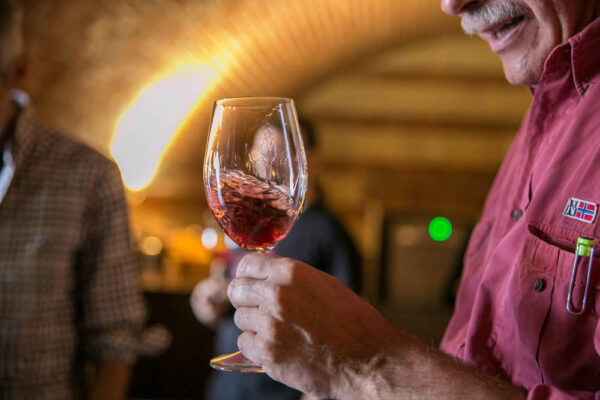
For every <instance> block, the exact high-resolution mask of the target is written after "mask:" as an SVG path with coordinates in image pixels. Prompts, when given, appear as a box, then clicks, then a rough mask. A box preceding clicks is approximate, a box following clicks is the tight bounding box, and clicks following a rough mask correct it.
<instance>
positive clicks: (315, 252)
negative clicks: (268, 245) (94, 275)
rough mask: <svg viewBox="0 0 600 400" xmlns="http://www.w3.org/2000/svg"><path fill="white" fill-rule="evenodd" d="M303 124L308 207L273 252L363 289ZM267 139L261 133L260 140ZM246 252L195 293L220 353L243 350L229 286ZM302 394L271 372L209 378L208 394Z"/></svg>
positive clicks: (219, 265)
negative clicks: (327, 203)
mask: <svg viewBox="0 0 600 400" xmlns="http://www.w3.org/2000/svg"><path fill="white" fill-rule="evenodd" d="M300 129H301V132H302V137H303V139H304V146H305V148H306V155H307V162H308V168H309V174H308V177H309V181H308V189H307V197H306V201H305V204H304V211H303V212H302V213H301V214H300V217H299V218H298V221H297V222H296V224H295V225H294V227H293V228H292V230H291V231H290V232H289V233H288V235H287V236H286V237H285V238H284V239H283V240H282V241H281V242H280V243H279V244H278V245H277V246H276V247H275V249H274V253H275V254H278V255H279V256H282V257H292V258H294V259H297V260H301V261H303V262H305V263H307V264H310V265H314V266H315V267H316V268H320V269H321V270H322V271H324V272H325V273H327V274H330V275H331V276H333V277H335V278H337V279H338V280H339V281H340V282H341V283H342V284H344V285H345V286H346V287H348V288H349V289H351V290H353V291H355V292H357V293H360V290H361V276H360V272H361V265H360V263H361V261H360V256H359V254H358V252H357V250H356V248H355V246H354V244H353V243H352V240H351V239H350V237H349V235H348V234H347V233H346V231H345V230H344V228H343V227H342V225H341V224H340V223H339V222H338V220H337V219H336V217H334V215H333V214H332V213H331V212H330V211H329V210H328V209H327V207H326V206H325V204H324V199H323V195H322V192H321V190H320V187H319V184H318V176H319V164H320V159H319V152H318V149H317V147H318V146H317V138H316V136H315V132H314V131H313V129H312V126H311V125H309V124H308V123H307V122H306V121H303V120H301V122H300ZM267 134H268V133H267ZM259 135H260V133H259ZM262 139H263V138H262V137H261V139H260V140H262ZM265 139H266V140H268V139H269V138H265ZM263 147H264V146H261V145H260V143H259V145H256V144H255V145H254V149H253V151H257V152H260V151H266V150H265V149H263ZM256 158H259V157H258V156H257V157H256ZM245 254H246V253H245V252H244V251H242V250H241V249H240V250H236V251H233V252H232V257H231V260H230V261H228V262H227V263H226V262H224V261H222V260H220V259H217V260H215V262H213V264H212V265H211V274H210V277H209V278H207V279H205V280H203V281H201V282H200V283H198V285H197V286H196V288H195V289H194V292H193V294H192V296H191V298H190V302H191V306H192V309H193V311H194V314H195V315H196V317H197V318H198V320H199V321H200V322H202V323H203V324H204V325H206V326H209V327H213V328H216V330H217V333H216V343H215V352H216V353H217V354H227V353H233V352H235V351H237V350H238V348H237V338H238V336H239V335H240V333H241V331H240V330H239V329H238V328H237V327H236V326H235V324H234V321H233V308H232V307H231V303H230V302H229V299H228V298H227V285H228V283H229V281H230V280H231V279H232V278H233V276H234V275H235V266H236V265H237V263H238V262H239V260H240V259H241V258H242V257H243V256H244V255H245ZM301 395H302V393H300V392H298V391H297V390H294V389H292V388H289V387H287V386H285V385H283V384H281V383H279V382H276V381H273V380H272V379H271V378H269V377H268V376H267V375H266V374H243V373H233V372H215V373H213V375H212V377H211V381H210V383H209V388H208V393H207V399H208V400H216V399H220V400H242V399H261V400H288V399H289V400H296V399H299V398H300V397H301Z"/></svg>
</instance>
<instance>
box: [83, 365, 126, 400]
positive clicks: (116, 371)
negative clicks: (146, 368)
mask: <svg viewBox="0 0 600 400" xmlns="http://www.w3.org/2000/svg"><path fill="white" fill-rule="evenodd" d="M130 375H131V364H128V363H125V362H98V363H97V364H96V373H95V377H94V381H93V382H92V387H91V391H90V400H123V399H125V398H126V395H127V390H128V388H129V377H130Z"/></svg>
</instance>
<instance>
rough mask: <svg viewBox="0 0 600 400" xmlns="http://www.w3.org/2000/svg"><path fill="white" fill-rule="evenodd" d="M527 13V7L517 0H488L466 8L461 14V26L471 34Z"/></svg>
mask: <svg viewBox="0 0 600 400" xmlns="http://www.w3.org/2000/svg"><path fill="white" fill-rule="evenodd" d="M527 13H528V9H527V8H526V7H525V6H524V5H522V4H521V3H519V2H513V1H507V0H499V1H492V2H489V1H488V2H484V3H482V4H479V5H476V6H472V8H470V9H468V10H466V11H465V12H464V13H463V15H462V21H461V26H462V28H463V30H464V31H465V32H466V33H467V34H469V35H473V34H475V33H477V32H478V31H479V30H480V29H481V28H483V27H485V26H489V25H493V24H497V23H498V22H502V21H506V20H510V19H513V18H517V17H519V16H522V15H525V14H527Z"/></svg>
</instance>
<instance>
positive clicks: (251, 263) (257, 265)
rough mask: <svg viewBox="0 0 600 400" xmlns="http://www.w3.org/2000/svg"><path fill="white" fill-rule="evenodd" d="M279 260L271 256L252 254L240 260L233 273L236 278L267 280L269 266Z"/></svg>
mask: <svg viewBox="0 0 600 400" xmlns="http://www.w3.org/2000/svg"><path fill="white" fill-rule="evenodd" d="M277 258H279V257H278V256H275V255H273V254H266V253H252V254H248V255H246V256H245V257H244V258H242V259H241V260H240V262H239V263H238V266H237V270H236V273H235V277H236V278H253V279H267V278H268V277H269V275H270V271H271V268H272V266H271V264H272V263H273V262H274V261H275V260H277Z"/></svg>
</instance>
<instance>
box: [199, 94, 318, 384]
mask: <svg viewBox="0 0 600 400" xmlns="http://www.w3.org/2000/svg"><path fill="white" fill-rule="evenodd" d="M307 179H308V172H307V166H306V154H305V152H304V145H303V143H302V136H301V134H300V129H299V126H298V117H297V115H296V109H295V106H294V101H293V100H292V99H287V98H279V97H242V98H231V99H222V100H218V101H216V102H215V105H214V109H213V114H212V120H211V124H210V132H209V137H208V142H207V144H206V156H205V158H204V190H205V192H206V199H207V201H208V206H209V208H210V209H211V211H212V213H213V215H214V217H215V219H216V220H217V222H218V223H219V225H220V226H221V227H222V228H223V230H224V231H225V233H227V235H228V236H229V237H230V238H231V239H232V240H233V241H234V242H235V243H236V244H237V245H238V246H240V247H241V248H243V249H244V250H246V251H249V252H265V251H268V250H270V249H272V248H273V247H275V245H276V244H277V243H278V242H279V241H280V240H281V239H283V238H284V237H285V236H286V235H287V233H288V232H289V231H290V229H291V228H292V226H293V225H294V223H295V222H296V219H297V218H298V215H299V214H300V211H301V210H302V205H303V204H304V196H305V194H306V184H307ZM210 365H211V366H212V367H213V368H215V369H219V370H222V371H236V372H264V371H263V369H262V368H261V367H260V366H257V365H255V364H254V363H252V362H251V361H250V360H248V359H246V358H245V357H244V356H243V355H242V354H241V352H239V351H238V352H236V353H233V354H227V355H223V356H219V357H215V358H213V359H212V360H211V361H210Z"/></svg>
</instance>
